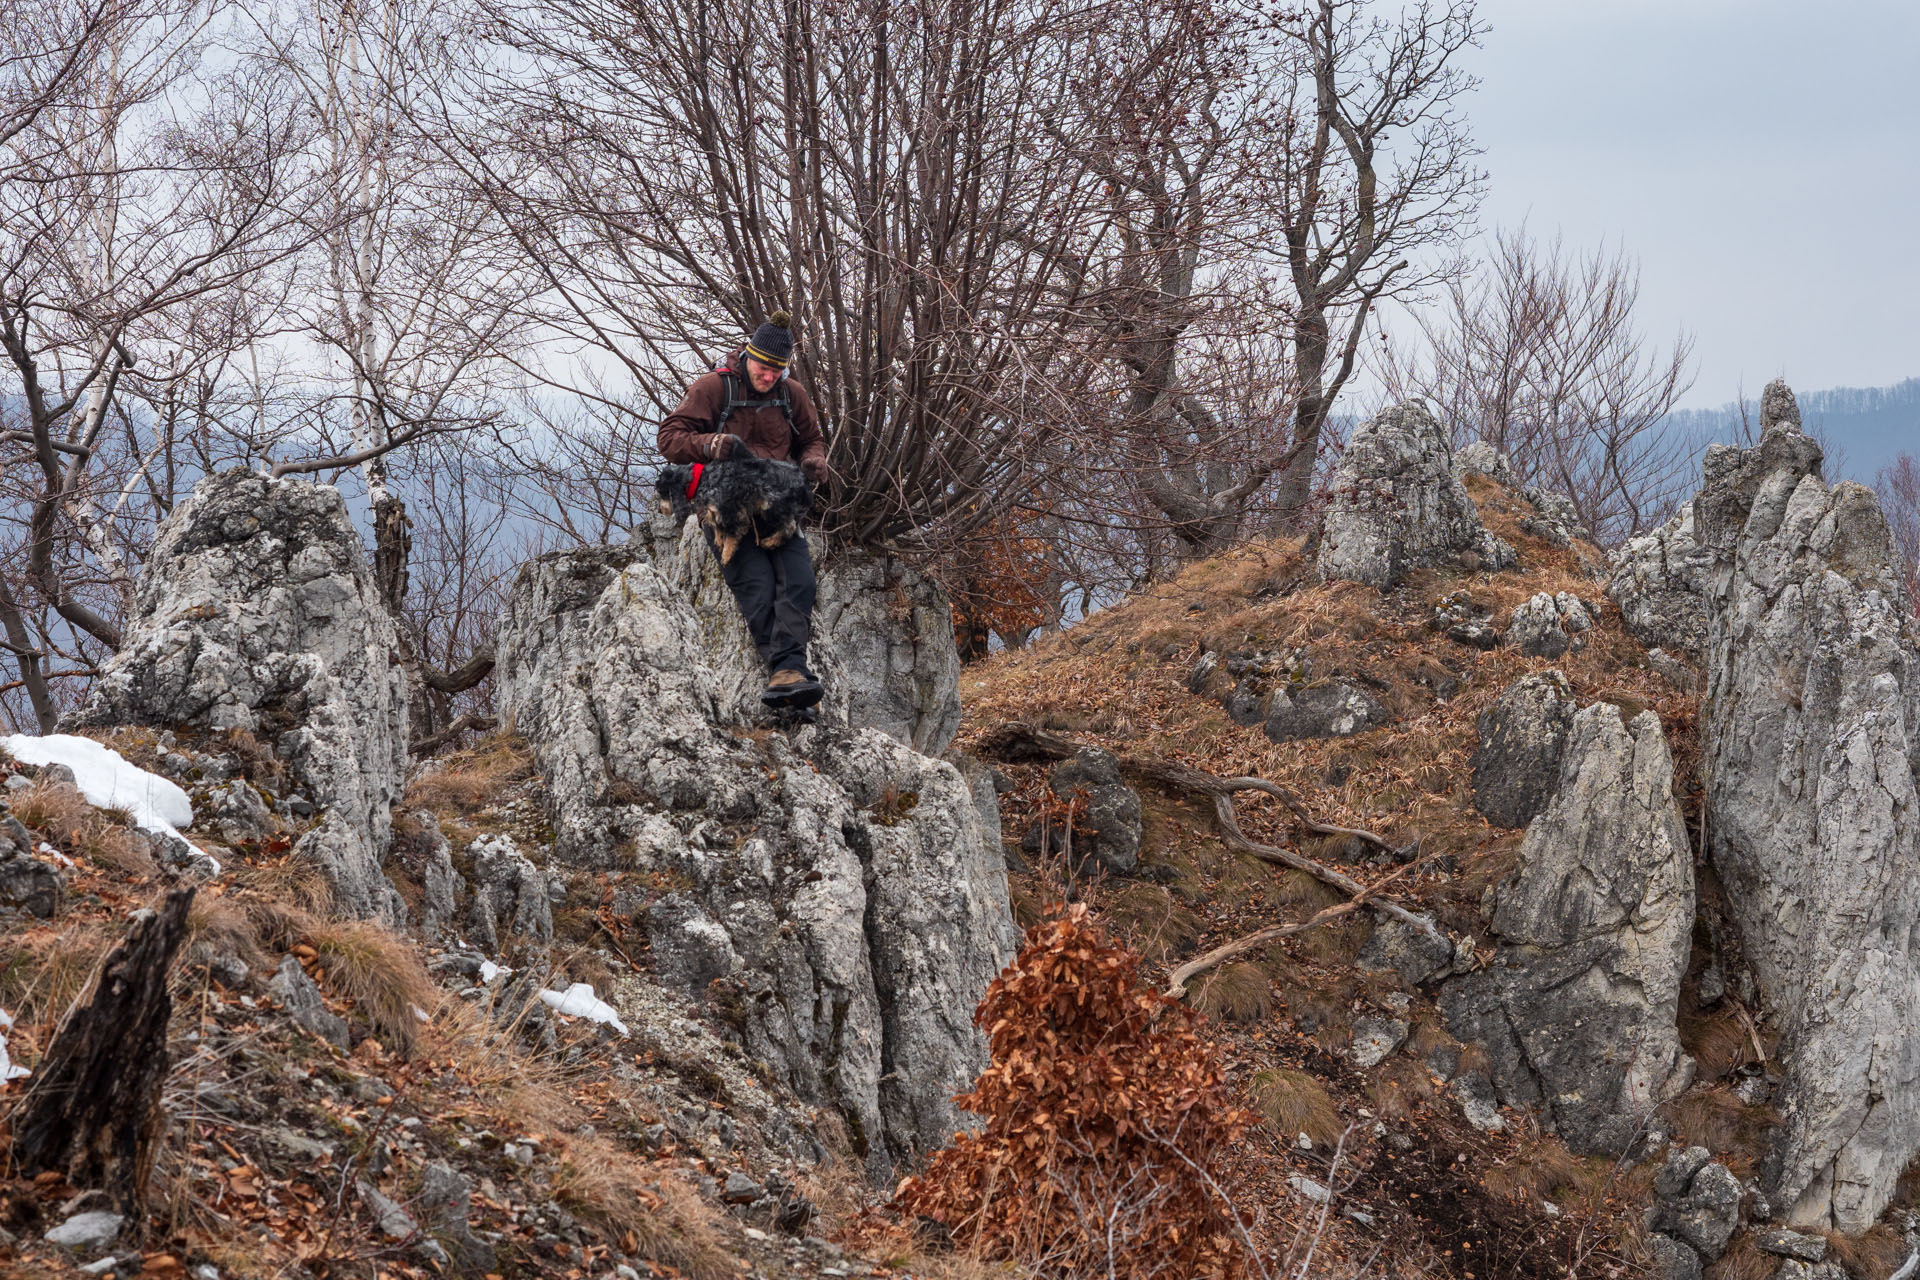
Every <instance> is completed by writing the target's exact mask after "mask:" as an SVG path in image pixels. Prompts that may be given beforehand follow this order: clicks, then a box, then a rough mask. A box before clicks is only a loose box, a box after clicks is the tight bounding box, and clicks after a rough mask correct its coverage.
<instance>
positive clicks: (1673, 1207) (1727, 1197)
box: [1647, 1147, 1742, 1262]
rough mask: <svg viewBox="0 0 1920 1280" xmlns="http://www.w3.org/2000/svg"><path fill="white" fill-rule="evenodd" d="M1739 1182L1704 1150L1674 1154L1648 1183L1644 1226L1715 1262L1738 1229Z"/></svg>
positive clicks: (1676, 1152) (1702, 1148)
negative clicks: (1648, 1202) (1649, 1204)
mask: <svg viewBox="0 0 1920 1280" xmlns="http://www.w3.org/2000/svg"><path fill="white" fill-rule="evenodd" d="M1741 1194H1742V1193H1741V1189H1740V1180H1739V1179H1738V1178H1735V1177H1734V1176H1733V1174H1732V1172H1731V1171H1730V1170H1728V1168H1727V1167H1726V1166H1725V1165H1723V1164H1716V1163H1714V1161H1713V1158H1712V1154H1711V1153H1710V1152H1709V1151H1708V1150H1707V1149H1706V1148H1705V1147H1688V1148H1685V1149H1684V1150H1675V1151H1673V1152H1672V1153H1671V1154H1669V1155H1668V1156H1667V1162H1666V1164H1664V1165H1663V1166H1661V1169H1660V1172H1659V1173H1658V1174H1656V1175H1655V1177H1654V1181H1653V1209H1652V1210H1651V1211H1650V1212H1649V1213H1648V1215H1647V1226H1648V1228H1649V1229H1651V1230H1653V1231H1658V1232H1660V1233H1661V1234H1663V1235H1667V1236H1670V1237H1672V1238H1673V1239H1675V1240H1678V1241H1680V1242H1681V1243H1683V1244H1685V1245H1686V1246H1687V1247H1688V1248H1690V1249H1692V1250H1693V1251H1694V1252H1695V1253H1697V1254H1699V1255H1700V1260H1701V1261H1702V1262H1714V1261H1717V1260H1718V1259H1719V1257H1720V1255H1721V1254H1723V1253H1725V1252H1726V1251H1727V1242H1728V1241H1729V1240H1731V1239H1732V1238H1733V1233H1734V1229H1735V1228H1737V1227H1738V1226H1739V1225H1740V1198H1741Z"/></svg>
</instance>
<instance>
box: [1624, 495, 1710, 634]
mask: <svg viewBox="0 0 1920 1280" xmlns="http://www.w3.org/2000/svg"><path fill="white" fill-rule="evenodd" d="M1711 570H1712V557H1711V556H1709V555H1708V553H1707V549H1706V548H1705V547H1703V546H1701V545H1700V543H1699V541H1698V540H1697V539H1696V538H1695V537H1694V532H1693V506H1692V504H1691V503H1689V504H1688V505H1687V506H1684V507H1682V508H1681V509H1680V511H1679V514H1677V515H1675V516H1674V517H1673V519H1671V520H1669V521H1667V522H1666V523H1665V524H1663V525H1661V526H1660V527H1659V528H1658V529H1655V530H1654V531H1653V532H1651V533H1643V534H1641V535H1640V536H1639V537H1637V538H1631V539H1629V540H1628V541H1627V544H1626V545H1625V546H1623V547H1621V548H1620V549H1619V550H1618V551H1616V552H1614V553H1613V574H1612V576H1611V577H1610V578H1609V579H1608V580H1607V594H1608V595H1610V596H1612V597H1613V602H1614V603H1615V604H1617V605H1619V606H1620V617H1621V620H1622V621H1624V622H1625V623H1626V625H1627V631H1628V632H1629V633H1630V634H1631V635H1632V636H1633V638H1634V639H1636V640H1638V641H1639V642H1640V643H1641V644H1643V645H1646V646H1647V647H1648V648H1649V649H1666V650H1669V651H1672V652H1676V653H1686V654H1694V655H1697V654H1699V653H1701V652H1702V651H1703V650H1705V648H1706V644H1707V587H1708V578H1709V576H1710V573H1711Z"/></svg>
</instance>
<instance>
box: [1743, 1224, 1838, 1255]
mask: <svg viewBox="0 0 1920 1280" xmlns="http://www.w3.org/2000/svg"><path fill="white" fill-rule="evenodd" d="M1753 1244H1754V1247H1755V1248H1757V1249H1758V1250H1760V1252H1762V1253H1771V1254H1773V1255H1775V1256H1776V1257H1781V1258H1798V1259H1800V1261H1802V1262H1824V1261H1826V1257H1827V1238H1826V1237H1825V1236H1809V1235H1802V1234H1801V1233H1800V1232H1798V1231H1788V1230H1787V1229H1786V1228H1785V1227H1770V1228H1768V1229H1767V1230H1765V1231H1756V1232H1754V1233H1753Z"/></svg>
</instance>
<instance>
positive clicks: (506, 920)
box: [467, 835, 553, 955]
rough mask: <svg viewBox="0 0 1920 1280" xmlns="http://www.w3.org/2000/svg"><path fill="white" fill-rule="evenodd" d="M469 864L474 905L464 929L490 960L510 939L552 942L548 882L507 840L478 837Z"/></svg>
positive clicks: (503, 837) (511, 842)
mask: <svg viewBox="0 0 1920 1280" xmlns="http://www.w3.org/2000/svg"><path fill="white" fill-rule="evenodd" d="M468 852H469V853H470V854H471V856H472V858H473V905H472V906H471V907H469V908H468V911H467V926H468V928H470V929H471V930H472V931H473V941H474V943H475V944H476V945H478V946H480V947H482V948H483V949H484V950H485V951H486V952H487V953H488V954H489V955H498V954H500V944H501V942H502V941H504V940H505V939H506V938H507V936H508V935H509V934H519V935H521V936H522V937H525V938H530V939H534V940H536V941H540V942H545V941H547V940H548V939H550V938H552V937H553V908H552V905H551V904H550V903H549V902H548V900H547V878H546V877H545V876H544V875H542V874H541V873H540V870H539V868H537V867H535V866H534V865H533V863H532V862H530V861H529V860H528V859H527V856H526V855H525V854H524V853H522V852H520V846H519V845H517V844H515V843H514V842H513V838H512V837H511V836H499V835H496V836H483V837H481V838H480V839H478V840H475V841H474V842H473V845H472V847H471V848H470V849H469V850H468Z"/></svg>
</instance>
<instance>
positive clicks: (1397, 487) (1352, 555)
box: [1317, 401, 1513, 588]
mask: <svg viewBox="0 0 1920 1280" xmlns="http://www.w3.org/2000/svg"><path fill="white" fill-rule="evenodd" d="M1463 564H1464V565H1467V566H1469V567H1473V568H1481V569H1502V568H1506V567H1508V566H1510V565H1511V564H1513V548H1512V547H1510V546H1508V545H1507V544H1506V543H1504V542H1502V541H1500V539H1498V538H1496V537H1494V536H1493V535H1492V534H1490V533H1488V532H1487V531H1486V529H1485V528H1484V527H1483V526H1482V525H1481V523H1480V513H1479V512H1478V511H1476V510H1475V509H1474V505H1473V501H1472V499H1470V498H1468V497H1467V491H1466V490H1465V489H1464V488H1462V487H1461V485H1460V481H1459V480H1458V479H1457V478H1456V477H1455V476H1454V474H1453V449H1452V446H1451V445H1450V444H1449V443H1448V441H1447V433H1446V432H1445V431H1444V430H1443V429H1442V428H1441V426H1440V424H1439V423H1438V422H1437V421H1435V420H1434V417H1433V414H1432V413H1431V412H1430V411H1428V409H1427V407H1426V406H1425V405H1424V404H1421V403H1420V402H1418V401H1409V402H1408V403H1406V404H1402V405H1399V406H1397V407H1395V408H1392V409H1389V410H1387V411H1386V412H1384V413H1382V414H1381V415H1380V416H1379V417H1377V418H1374V419H1373V420H1372V421H1370V422H1366V423H1363V424H1362V425H1361V426H1360V427H1359V428H1358V429H1356V430H1355V431H1354V433H1353V439H1352V440H1350V441H1348V443H1347V451H1346V453H1345V454H1343V455H1342V456H1341V459H1340V465H1339V466H1338V467H1337V468H1335V470H1334V473H1333V484H1332V489H1331V494H1330V497H1329V501H1328V505H1327V518H1326V525H1325V527H1324V529H1323V531H1322V534H1321V541H1320V557H1319V560H1318V562H1317V568H1318V571H1319V573H1320V576H1321V577H1323V578H1345V579H1348V580H1351V581H1354V582H1365V583H1368V584H1370V585H1372V586H1376V587H1381V588H1386V587H1390V586H1392V585H1394V584H1395V583H1397V582H1399V581H1400V580H1401V579H1402V578H1404V577H1406V575H1407V574H1408V573H1410V572H1412V571H1413V570H1415V569H1418V568H1422V567H1425V566H1429V565H1445V566H1448V567H1458V566H1461V565H1463Z"/></svg>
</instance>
